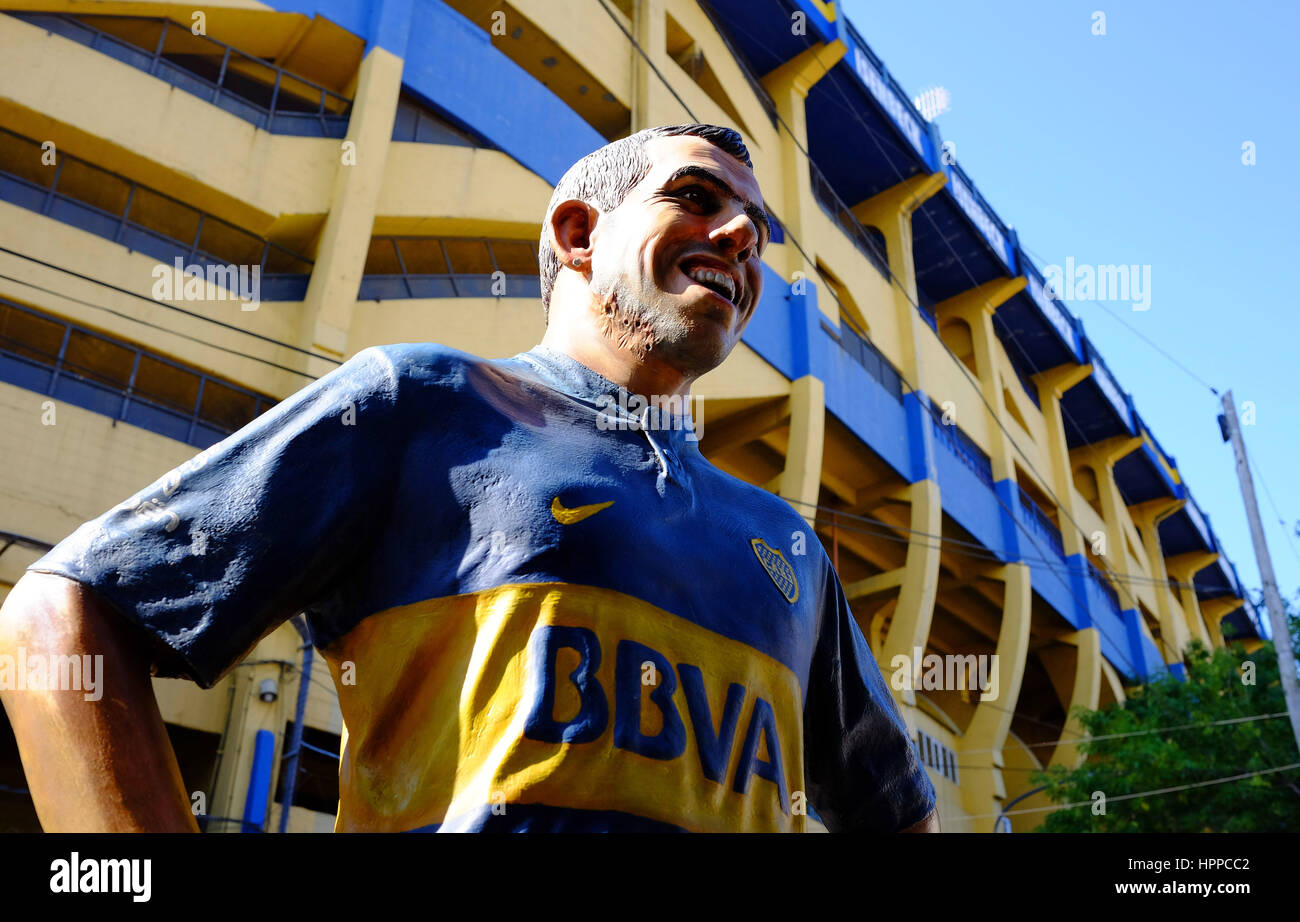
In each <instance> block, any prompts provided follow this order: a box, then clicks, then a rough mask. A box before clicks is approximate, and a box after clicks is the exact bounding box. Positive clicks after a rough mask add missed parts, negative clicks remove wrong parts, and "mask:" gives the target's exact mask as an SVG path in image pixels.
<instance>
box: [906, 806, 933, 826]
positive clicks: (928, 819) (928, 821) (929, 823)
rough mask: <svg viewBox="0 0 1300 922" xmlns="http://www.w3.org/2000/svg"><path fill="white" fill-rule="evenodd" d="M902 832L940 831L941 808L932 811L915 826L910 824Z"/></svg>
mask: <svg viewBox="0 0 1300 922" xmlns="http://www.w3.org/2000/svg"><path fill="white" fill-rule="evenodd" d="M900 831H901V832H938V831H939V810H938V808H937V807H936V808H935V809H933V810H931V811H930V815H929V816H927V817H926V818H925V819H923V820H921V822H919V823H917V824H916V825H915V826H908V827H907V828H906V829H903V830H900Z"/></svg>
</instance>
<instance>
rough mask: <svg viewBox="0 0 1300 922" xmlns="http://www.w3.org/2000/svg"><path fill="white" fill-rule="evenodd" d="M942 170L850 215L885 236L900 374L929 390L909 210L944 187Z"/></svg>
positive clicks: (916, 178) (875, 199)
mask: <svg viewBox="0 0 1300 922" xmlns="http://www.w3.org/2000/svg"><path fill="white" fill-rule="evenodd" d="M947 181H948V177H947V176H946V175H944V174H943V173H928V174H927V173H923V174H921V175H919V176H913V177H912V178H911V179H906V180H904V181H903V182H901V183H899V184H898V185H896V186H891V187H890V188H888V189H886V190H884V191H883V192H879V193H877V194H876V195H874V196H872V197H871V198H869V199H867V200H866V201H864V202H860V203H858V205H856V206H855V207H854V208H853V216H854V217H856V218H857V219H858V220H859V221H861V222H862V223H863V224H868V225H870V226H872V227H874V228H877V229H878V230H879V231H880V232H881V233H882V234H884V235H885V247H886V249H887V250H888V256H889V271H890V273H891V274H892V275H893V277H894V281H893V284H892V285H891V286H890V292H891V294H892V295H893V299H894V314H895V316H896V317H897V318H898V329H899V333H900V337H899V341H900V342H901V343H902V344H903V375H904V376H905V377H906V378H907V379H908V381H910V382H911V384H912V386H913V387H915V388H916V389H917V390H919V391H922V392H924V393H927V394H928V393H930V390H931V389H930V387H929V386H928V384H929V382H928V377H927V375H926V373H925V366H924V364H923V363H922V362H921V358H920V356H921V344H920V339H919V337H920V335H921V334H920V330H919V329H918V325H920V324H923V323H924V322H925V321H923V320H922V319H921V318H920V317H919V316H918V315H917V311H916V307H915V306H914V305H915V304H916V303H917V294H916V268H915V263H914V261H913V259H912V213H913V212H914V211H916V209H917V208H919V207H920V206H921V205H922V204H924V203H925V201H926V200H927V199H929V198H930V197H931V196H932V195H934V194H935V193H937V192H938V191H939V190H940V189H942V188H943V186H944V183H946V182H947Z"/></svg>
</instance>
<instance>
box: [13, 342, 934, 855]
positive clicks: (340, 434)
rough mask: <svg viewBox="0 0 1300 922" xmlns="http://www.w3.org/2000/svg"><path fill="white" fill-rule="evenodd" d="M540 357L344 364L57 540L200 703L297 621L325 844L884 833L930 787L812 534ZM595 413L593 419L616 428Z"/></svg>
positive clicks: (686, 444)
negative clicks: (325, 763) (327, 681)
mask: <svg viewBox="0 0 1300 922" xmlns="http://www.w3.org/2000/svg"><path fill="white" fill-rule="evenodd" d="M617 392H618V388H617V387H616V386H615V385H614V384H612V383H611V382H609V381H608V380H606V379H605V378H603V377H601V376H600V375H598V374H596V373H595V372H593V371H591V370H590V369H588V368H586V367H585V366H583V365H581V364H579V363H578V362H576V361H574V360H573V359H571V358H569V357H567V356H565V355H562V354H560V353H557V352H554V351H551V350H548V349H546V348H544V347H541V346H539V347H537V348H535V349H533V350H532V351H530V352H527V353H523V354H521V355H518V356H515V357H514V358H511V359H505V360H498V361H488V360H483V359H479V358H476V357H474V356H470V355H467V354H464V353H461V352H458V351H456V350H453V349H449V348H446V347H442V346H438V345H432V344H415V345H394V346H385V347H378V348H371V349H366V350H365V351H363V352H361V353H359V354H358V355H357V356H356V357H355V358H353V359H352V360H350V361H348V362H347V363H345V364H344V365H343V366H342V367H340V368H338V369H336V370H335V371H333V372H331V373H330V374H328V375H326V376H325V377H323V378H321V379H320V380H319V381H316V382H314V383H313V384H312V385H310V386H308V387H307V388H304V389H303V390H301V391H299V392H298V393H296V394H294V395H293V396H291V397H289V398H288V399H286V400H285V401H283V402H282V403H281V404H279V405H278V406H277V407H275V408H274V409H272V410H271V411H269V412H268V413H266V414H264V415H263V416H261V417H259V418H258V419H256V420H255V421H253V422H252V423H250V424H249V425H248V426H246V427H245V428H244V429H242V430H240V431H239V432H236V433H235V434H233V435H232V436H230V437H229V438H227V439H226V440H224V441H222V442H220V443H218V444H217V445H214V446H212V447H211V448H209V449H207V450H206V451H204V452H202V453H200V454H199V455H197V456H196V457H195V458H193V459H191V460H190V461H188V462H186V463H185V464H183V465H181V466H180V467H179V468H177V469H176V470H175V471H173V472H171V473H169V474H167V475H166V476H164V477H163V478H161V479H160V480H159V481H157V482H156V483H154V484H153V485H152V486H150V487H148V488H147V489H145V490H143V491H141V492H140V493H138V494H137V495H136V496H134V497H132V498H131V499H129V500H128V501H126V502H125V503H123V504H122V505H120V506H118V507H116V508H114V509H112V510H110V511H108V512H107V513H105V514H104V515H103V516H101V517H100V518H98V519H96V520H94V521H92V522H89V523H87V524H85V525H83V526H82V527H81V528H79V529H78V530H77V531H76V532H74V533H73V534H72V535H71V536H69V537H68V538H67V539H65V540H64V541H63V542H62V543H60V544H59V545H58V546H57V547H56V548H54V550H52V551H51V552H50V553H49V554H47V555H46V556H45V557H43V558H42V559H41V560H39V561H38V562H37V563H35V564H33V566H32V569H34V570H40V571H45V572H51V573H57V574H61V575H63V576H67V577H69V578H71V579H75V580H78V581H80V582H82V583H85V584H87V585H89V586H91V587H93V588H94V589H95V590H97V591H98V592H99V593H100V594H101V595H102V596H104V597H105V598H106V599H107V600H108V601H109V602H111V603H112V604H113V605H114V606H115V607H116V608H117V609H119V610H120V611H121V612H122V613H123V615H125V616H126V617H127V618H128V619H130V620H131V621H133V622H135V623H137V624H139V625H141V626H142V627H144V628H146V629H147V630H148V631H149V632H151V633H152V635H154V636H155V637H156V638H157V639H158V640H160V641H161V642H162V644H163V645H164V647H162V648H160V649H163V650H164V651H165V652H166V653H167V657H166V658H164V659H161V660H160V661H159V662H158V664H157V668H158V670H159V674H162V675H180V676H186V677H189V678H191V679H193V680H194V681H196V682H198V683H199V684H200V685H202V686H204V687H211V686H212V685H213V684H214V683H215V682H216V681H217V680H218V679H219V678H220V677H221V676H222V675H223V674H224V673H225V672H226V671H227V670H229V669H230V668H232V666H233V665H234V664H235V663H237V662H238V661H239V660H240V659H241V658H242V657H243V656H244V655H245V654H246V653H247V652H248V651H249V650H250V649H251V648H252V646H253V645H254V644H255V643H256V642H257V641H258V640H259V639H260V638H261V637H263V636H265V635H266V634H267V633H269V632H270V631H271V630H273V629H274V628H275V627H276V626H277V625H279V624H281V623H282V622H283V621H284V620H286V619H287V618H289V617H292V616H293V615H294V614H296V613H298V612H300V611H303V612H306V613H307V616H308V621H309V623H310V625H311V629H312V633H313V641H314V643H315V644H316V646H317V648H318V649H319V650H320V652H321V654H322V655H323V656H324V658H325V659H326V660H327V662H328V663H329V666H330V669H331V672H332V673H333V675H334V679H335V684H336V686H337V688H338V692H339V705H340V707H341V709H342V713H343V720H344V724H345V731H344V739H343V749H342V758H341V762H340V768H339V790H340V799H339V813H338V819H337V823H336V828H337V829H338V830H340V831H350V830H393V831H397V830H444V831H462V830H496V829H501V830H533V829H537V830H543V829H545V830H612V831H618V830H665V831H667V830H692V831H743V830H751V831H780V830H800V829H802V828H803V827H804V822H805V816H806V813H807V811H808V809H809V808H810V807H811V808H813V809H814V810H815V811H816V813H817V815H818V816H819V817H820V818H821V819H822V821H823V822H824V823H826V825H827V826H828V827H829V828H831V829H864V830H897V829H901V828H904V827H907V826H909V825H912V824H914V823H916V822H918V821H919V820H921V819H922V818H923V817H924V816H926V814H928V813H929V812H930V810H931V809H932V808H933V806H934V800H935V793H934V789H933V787H932V785H931V784H930V781H929V779H928V778H927V777H926V774H925V772H924V770H923V769H922V768H921V766H920V765H919V764H918V761H917V758H916V755H915V752H914V750H913V748H912V746H911V744H910V742H909V740H908V738H907V735H906V731H905V727H904V724H903V723H902V721H901V719H900V717H899V714H898V711H897V709H896V707H895V705H894V702H893V699H892V698H891V696H890V693H889V690H888V688H887V687H886V686H885V684H884V682H883V680H882V677H881V674H880V670H879V668H878V667H877V665H876V663H875V660H874V659H873V657H872V655H871V652H870V650H869V649H868V647H867V645H866V643H865V642H864V640H863V637H862V633H861V631H860V629H859V628H858V626H857V624H856V623H855V621H854V618H853V615H852V613H851V612H850V610H849V606H848V604H847V602H846V600H845V598H844V595H843V591H842V589H841V587H840V584H839V581H838V580H837V578H836V576H835V574H834V571H833V569H832V567H831V565H830V562H829V560H828V559H827V556H826V554H825V551H824V550H823V549H822V547H821V545H820V543H819V542H818V540H817V538H816V536H815V535H814V534H813V532H812V530H811V529H810V528H809V527H808V525H807V523H806V522H805V521H804V520H803V519H802V518H801V517H800V516H799V515H798V514H796V513H795V512H794V510H793V509H791V507H790V506H789V505H788V504H787V503H786V502H785V501H783V500H782V499H780V498H779V497H776V496H773V495H772V494H770V493H768V492H766V491H764V490H762V489H759V488H757V487H754V486H751V485H749V484H746V483H744V482H742V481H740V480H738V479H736V478H734V477H731V476H729V475H727V474H725V473H723V472H721V471H719V470H718V469H717V468H715V467H713V466H712V465H711V464H710V463H709V462H708V461H707V460H706V459H705V458H704V457H703V456H702V455H701V454H700V452H699V449H698V445H697V443H696V441H695V440H694V436H693V434H692V433H691V431H690V429H689V427H688V426H687V425H682V424H681V423H682V420H680V419H678V418H674V417H672V416H671V415H668V416H665V417H663V418H661V419H659V420H657V425H656V424H654V423H655V422H656V421H654V420H652V419H646V418H642V419H641V422H642V423H648V425H640V424H638V423H637V422H636V421H633V422H627V421H626V420H625V419H624V418H623V417H618V416H616V415H615V416H611V410H612V409H615V410H616V407H617V403H616V400H615V397H614V395H616V394H617ZM615 420H617V422H616V424H612V423H614V422H615Z"/></svg>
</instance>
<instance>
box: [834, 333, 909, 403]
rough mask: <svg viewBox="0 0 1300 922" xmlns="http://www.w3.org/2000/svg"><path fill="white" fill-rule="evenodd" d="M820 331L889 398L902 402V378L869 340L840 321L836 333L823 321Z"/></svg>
mask: <svg viewBox="0 0 1300 922" xmlns="http://www.w3.org/2000/svg"><path fill="white" fill-rule="evenodd" d="M822 329H823V330H825V331H826V333H827V334H828V335H829V336H830V337H831V338H832V339H834V340H836V341H837V342H838V343H839V344H840V348H841V349H843V350H844V352H845V354H847V355H848V356H849V357H850V358H851V359H853V361H855V362H857V363H858V364H859V365H861V366H862V367H863V368H864V369H866V372H867V374H869V375H871V377H873V378H875V379H876V381H877V382H879V384H880V386H881V387H883V388H884V389H885V390H886V391H888V392H889V395H890V396H891V397H893V398H894V399H895V400H897V401H898V402H899V403H900V404H901V403H902V402H903V378H902V376H901V375H900V374H899V373H898V369H896V368H895V367H894V366H893V364H892V363H891V362H890V361H889V359H887V358H885V356H884V354H883V353H882V352H881V351H880V350H879V349H877V348H876V346H875V344H874V343H873V342H871V340H869V339H866V338H865V337H863V336H862V334H860V333H859V332H858V331H857V330H855V329H853V327H851V326H849V325H848V324H847V323H845V322H844V321H842V320H841V321H840V328H839V330H838V331H837V330H836V329H835V328H834V327H832V326H831V325H830V324H829V323H827V322H826V321H825V320H823V321H822Z"/></svg>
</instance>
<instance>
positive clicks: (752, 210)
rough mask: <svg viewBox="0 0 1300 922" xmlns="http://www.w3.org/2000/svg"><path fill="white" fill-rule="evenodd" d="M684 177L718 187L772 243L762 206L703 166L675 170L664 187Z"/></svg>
mask: <svg viewBox="0 0 1300 922" xmlns="http://www.w3.org/2000/svg"><path fill="white" fill-rule="evenodd" d="M684 176H694V177H695V178H696V179H702V180H704V181H705V182H707V183H709V184H711V185H713V186H716V187H717V188H718V189H719V191H721V192H722V193H723V194H724V195H726V196H727V198H729V199H731V200H732V201H733V202H738V203H739V204H740V206H741V208H743V209H744V211H745V214H747V215H749V219H750V220H751V221H753V222H754V224H755V225H759V226H761V227H762V228H763V229H764V230H766V231H767V240H768V241H771V239H772V222H771V221H769V220H768V217H767V212H766V211H765V210H764V209H763V208H762V206H760V205H756V204H755V203H754V202H751V201H750V200H749V199H747V198H744V197H742V196H741V195H740V194H739V193H737V192H736V190H735V189H733V188H731V186H730V184H728V183H727V181H726V180H725V179H723V178H722V177H721V176H719V175H718V174H717V173H714V172H713V171H712V170H707V169H705V168H704V167H702V166H684V167H681V168H680V169H678V170H675V171H674V172H673V175H671V176H669V177H668V179H667V180H666V181H665V182H664V187H665V188H667V187H668V186H671V185H672V184H673V183H675V182H676V181H677V180H679V179H681V178H682V177H684Z"/></svg>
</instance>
